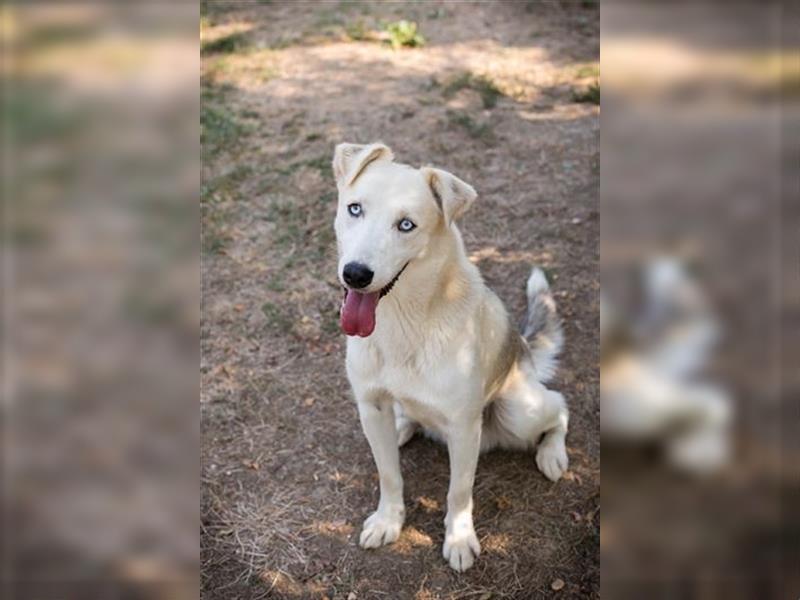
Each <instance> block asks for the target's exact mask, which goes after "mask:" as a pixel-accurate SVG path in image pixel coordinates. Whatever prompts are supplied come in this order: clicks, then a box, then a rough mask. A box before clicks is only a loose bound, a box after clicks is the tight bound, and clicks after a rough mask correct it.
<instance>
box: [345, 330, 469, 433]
mask: <svg viewBox="0 0 800 600" xmlns="http://www.w3.org/2000/svg"><path fill="white" fill-rule="evenodd" d="M376 341H377V340H376ZM358 342H362V343H358ZM358 342H356V343H355V344H353V345H348V372H349V374H350V376H351V377H356V378H358V379H359V380H361V381H362V382H363V383H365V384H366V385H367V386H368V387H371V388H373V389H383V390H386V391H387V392H389V393H390V394H391V396H392V397H393V399H394V400H396V401H397V402H399V403H400V404H401V405H402V407H403V410H404V412H405V413H406V414H407V416H409V417H410V418H411V419H413V420H414V421H417V422H418V423H421V424H422V425H423V426H425V427H428V428H430V429H434V430H438V431H442V430H444V429H445V428H446V424H447V423H448V422H449V421H451V420H452V419H453V418H454V417H456V416H457V414H458V413H459V411H460V410H461V409H463V408H464V405H465V402H468V398H469V397H470V396H471V395H472V394H470V390H472V389H475V388H476V382H475V381H473V380H474V379H475V375H476V372H475V370H473V369H471V368H470V367H471V366H472V365H471V361H469V360H465V357H464V353H463V352H462V353H461V354H459V353H457V352H454V353H447V352H444V353H434V352H430V351H428V352H425V349H423V348H419V349H416V350H412V351H409V349H408V348H404V347H402V346H401V345H399V344H395V345H384V344H377V343H375V342H371V343H368V344H364V343H363V341H361V340H359V341H358Z"/></svg>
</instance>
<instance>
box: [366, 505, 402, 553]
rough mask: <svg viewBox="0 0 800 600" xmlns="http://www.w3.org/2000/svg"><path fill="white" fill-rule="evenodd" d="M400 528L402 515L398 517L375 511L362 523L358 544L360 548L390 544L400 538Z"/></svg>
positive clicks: (386, 512)
mask: <svg viewBox="0 0 800 600" xmlns="http://www.w3.org/2000/svg"><path fill="white" fill-rule="evenodd" d="M402 528H403V517H402V514H401V515H400V516H399V517H398V516H396V515H392V514H391V512H390V511H380V510H377V511H375V512H374V513H372V514H371V515H370V516H369V517H367V520H366V521H364V528H363V529H362V530H361V537H360V538H359V540H358V543H359V545H360V546H361V547H362V548H378V547H380V546H384V545H386V544H391V543H392V542H394V541H397V538H398V537H400V530H401V529H402Z"/></svg>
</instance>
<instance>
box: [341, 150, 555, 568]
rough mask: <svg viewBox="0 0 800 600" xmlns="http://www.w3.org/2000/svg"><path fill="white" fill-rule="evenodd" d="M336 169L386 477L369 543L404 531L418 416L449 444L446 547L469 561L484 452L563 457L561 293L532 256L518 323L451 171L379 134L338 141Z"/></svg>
mask: <svg viewBox="0 0 800 600" xmlns="http://www.w3.org/2000/svg"><path fill="white" fill-rule="evenodd" d="M333 171H334V175H335V177H336V183H337V187H338V191H339V204H338V210H337V214H336V220H335V229H336V238H337V247H338V252H339V262H338V276H339V279H340V281H341V282H342V284H343V285H344V287H345V298H344V302H343V304H342V308H341V319H340V320H341V327H342V329H343V330H344V332H345V333H346V334H347V335H348V338H347V360H346V365H347V376H348V378H349V380H350V384H351V386H352V388H353V392H354V394H355V399H356V402H357V405H358V413H359V416H360V419H361V425H362V427H363V429H364V433H365V434H366V437H367V440H368V441H369V445H370V447H371V449H372V454H373V457H374V459H375V464H376V465H377V468H378V474H379V480H380V501H379V502H378V508H377V510H376V511H375V512H374V513H373V514H372V515H370V516H369V518H367V519H366V521H365V522H364V527H363V530H362V532H361V537H360V544H361V546H362V547H364V548H376V547H378V546H381V545H384V544H389V543H391V542H394V541H395V540H397V538H398V536H399V535H400V530H401V528H402V526H403V520H404V515H405V508H404V505H403V478H402V476H401V473H400V458H399V447H400V446H402V445H403V444H404V443H405V442H407V441H408V440H409V438H411V436H413V435H414V433H415V431H416V430H417V429H419V428H421V429H423V430H424V431H425V432H426V433H428V434H429V435H431V436H432V437H435V438H437V439H440V440H442V441H443V442H444V443H446V444H447V448H448V452H449V457H450V487H449V491H448V493H447V515H446V517H445V520H444V523H445V528H446V531H445V540H444V548H443V554H444V558H445V560H447V561H448V562H449V564H450V566H451V567H452V568H453V569H455V570H457V571H465V570H466V569H469V568H470V567H471V566H472V564H473V562H474V560H475V558H476V557H477V556H478V554H479V553H480V544H479V543H478V538H477V537H476V535H475V529H474V527H473V522H472V486H473V481H474V479H475V469H476V466H477V463H478V455H479V453H480V452H482V451H486V450H489V449H491V448H495V447H503V448H517V449H530V448H533V447H536V464H537V466H538V468H539V470H540V471H541V472H542V473H543V474H544V475H545V476H546V477H547V478H548V479H551V480H553V481H556V480H557V479H559V478H560V477H561V475H562V474H563V473H564V471H565V470H566V469H567V452H566V448H565V445H564V438H565V436H566V433H567V420H568V412H567V407H566V403H565V401H564V397H563V396H562V395H561V394H560V393H559V392H555V391H552V390H549V389H547V388H546V387H545V386H544V385H543V382H545V381H547V380H548V379H549V378H550V377H552V375H553V373H554V371H555V367H556V364H555V356H556V354H557V353H558V351H559V350H560V348H561V345H562V340H563V336H562V332H561V326H560V323H559V319H558V316H557V315H556V310H555V303H554V301H553V298H552V296H551V295H550V290H549V287H548V284H547V280H546V278H545V276H544V274H543V273H542V271H541V270H539V269H538V268H534V269H533V271H532V273H531V275H530V278H529V279H528V282H527V295H528V314H527V316H526V319H525V321H524V323H523V332H522V333H523V335H520V334H519V333H518V331H517V330H516V328H515V327H514V326H513V325H512V323H511V320H510V319H509V315H508V313H507V312H506V310H505V307H504V306H503V304H502V302H501V301H500V299H499V298H498V297H497V296H496V295H495V294H494V293H493V292H492V291H491V290H490V289H489V288H488V287H487V286H486V285H485V284H484V282H483V280H482V278H481V275H480V272H479V271H478V268H477V267H476V266H475V265H474V264H472V263H471V262H470V260H469V259H468V257H467V253H466V250H465V248H464V244H463V241H462V239H461V234H460V233H459V231H458V228H457V227H456V224H455V223H456V221H457V220H458V219H459V217H461V215H462V214H464V212H465V211H466V210H467V209H468V208H469V207H470V205H471V204H472V203H473V201H474V200H475V198H476V197H477V193H476V192H475V190H474V189H473V188H472V186H470V185H469V184H467V183H465V182H464V181H462V180H460V179H459V178H457V177H455V176H454V175H451V174H450V173H448V172H446V171H443V170H440V169H435V168H431V167H423V168H420V169H417V168H414V167H411V166H408V165H403V164H399V163H396V162H394V157H393V154H392V151H391V150H390V149H389V148H388V147H386V146H385V145H383V144H380V143H375V144H369V145H358V144H339V145H338V146H337V147H336V150H335V154H334V158H333ZM523 336H524V337H523ZM525 338H528V339H529V340H530V343H528V342H527V341H526V339H525Z"/></svg>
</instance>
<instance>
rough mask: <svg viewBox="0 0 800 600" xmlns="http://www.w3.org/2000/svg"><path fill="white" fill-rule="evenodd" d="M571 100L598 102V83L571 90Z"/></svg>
mask: <svg viewBox="0 0 800 600" xmlns="http://www.w3.org/2000/svg"><path fill="white" fill-rule="evenodd" d="M572 100H573V102H585V103H589V104H600V83H599V82H597V83H593V84H592V85H590V86H589V87H588V88H586V89H584V90H573V91H572Z"/></svg>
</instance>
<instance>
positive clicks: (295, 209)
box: [201, 2, 599, 599]
mask: <svg viewBox="0 0 800 600" xmlns="http://www.w3.org/2000/svg"><path fill="white" fill-rule="evenodd" d="M205 18H206V21H205V23H204V36H206V38H207V39H208V40H218V39H223V38H224V36H226V35H234V34H235V35H237V37H236V38H235V41H236V44H235V45H234V47H233V48H232V49H231V51H230V52H227V51H223V50H219V49H218V50H216V51H213V52H212V51H210V50H209V51H207V52H206V54H204V56H203V81H204V86H205V87H204V89H205V96H204V110H205V111H208V110H215V111H217V113H212V112H206V113H205V115H206V121H205V122H204V132H203V133H204V141H206V142H207V143H206V144H204V165H203V186H204V187H203V203H202V206H203V227H204V254H203V296H204V321H203V326H202V344H203V358H202V365H201V370H202V381H203V391H202V414H203V439H204V441H203V488H204V494H203V536H202V540H203V542H202V543H203V547H202V559H203V588H204V597H205V598H208V599H211V598H214V599H216V598H304V597H309V598H316V597H319V598H321V597H324V596H327V597H328V598H348V596H349V595H350V594H356V597H357V598H359V599H362V598H431V599H433V598H489V597H492V598H531V597H537V596H540V595H549V594H552V593H553V592H552V590H551V587H550V586H551V583H552V582H553V581H554V580H555V579H559V578H560V579H562V580H563V581H564V582H565V586H564V588H563V589H562V590H560V591H559V592H558V593H559V594H560V595H561V596H563V597H596V596H597V594H598V593H599V571H598V557H597V552H598V545H599V529H598V527H599V525H598V521H597V518H596V511H597V507H598V498H599V442H598V439H597V425H598V414H599V410H598V404H597V384H598V374H597V350H596V333H597V308H598V307H597V291H598V287H599V284H598V279H597V271H596V261H597V257H598V248H597V243H598V237H599V235H598V219H597V207H596V199H597V181H598V143H597V142H598V138H597V134H598V108H597V106H595V105H592V104H580V103H575V102H573V100H572V98H571V90H572V86H573V85H579V84H580V83H582V79H581V77H580V76H579V75H578V72H579V71H580V69H581V68H582V67H584V66H585V65H587V64H592V63H593V62H594V63H596V61H597V40H598V38H597V10H596V8H592V7H590V8H582V7H581V6H580V5H578V4H575V5H571V4H570V5H567V4H565V5H564V6H563V7H562V6H558V5H554V4H549V3H548V4H545V3H542V4H541V5H536V6H533V7H532V8H530V9H528V8H526V6H525V5H524V4H514V3H509V4H507V5H497V6H495V7H489V6H488V5H481V4H476V5H459V6H458V7H455V6H454V5H451V4H446V3H428V4H419V5H417V4H415V5H409V6H405V5H398V4H375V3H354V4H351V3H348V4H346V5H343V6H342V7H340V10H338V11H335V12H330V11H329V10H328V8H327V6H326V5H320V6H319V8H318V9H317V10H316V12H312V11H308V10H297V9H296V8H295V7H294V6H293V5H291V4H282V3H277V2H273V3H270V4H268V5H265V6H259V5H257V4H254V3H230V4H226V5H223V4H221V3H216V4H215V3H208V5H207V8H206V17H205ZM360 19H361V20H364V21H366V22H368V23H378V22H379V21H380V20H384V21H385V22H391V21H397V20H400V19H407V20H410V21H416V22H417V23H419V27H420V31H421V32H422V34H423V35H424V36H425V38H426V40H427V44H426V45H425V46H424V47H423V48H410V49H403V50H402V51H397V52H394V51H392V50H391V48H390V47H388V46H386V45H381V44H377V43H374V42H373V41H370V40H365V41H352V38H351V37H348V36H347V35H346V29H347V27H348V24H352V23H357V22H358V21H359V20H360ZM576 23H578V25H579V26H576ZM586 23H588V24H589V25H586ZM351 29H352V28H351ZM217 30H219V33H217ZM576 32H577V33H576ZM239 36H241V37H239ZM209 43H211V42H209ZM220 44H222V45H223V46H224V45H225V43H223V42H220ZM259 57H260V58H259ZM220 60H224V61H226V62H223V63H222V65H221V64H220V62H219V61H220ZM262 60H263V64H261V62H260V61H262ZM225 65H227V69H226V67H225ZM264 68H269V69H270V75H269V76H268V77H262V76H261V73H262V72H263V71H262V69H264ZM463 73H472V74H474V73H480V77H481V78H482V79H477V76H476V79H474V81H473V79H472V77H470V80H469V81H468V82H467V85H464V86H460V87H459V86H456V87H459V89H452V90H450V91H448V92H447V93H446V94H443V93H442V86H441V85H431V82H432V81H438V82H448V81H452V80H453V79H452V78H453V77H456V78H457V77H458V76H459V74H463ZM483 81H488V82H491V84H492V86H493V87H492V88H491V89H489V88H488V87H486V86H485V85H483V83H482V82H483ZM494 89H496V90H498V94H496V95H495V94H494V92H493V91H492V90H494ZM487 94H491V96H492V97H491V99H490V101H489V104H490V106H487V103H486V99H487V98H489V96H488V95H487ZM484 96H485V97H484ZM215 123H219V124H220V127H221V128H222V129H215V128H214V127H215ZM206 124H210V126H211V129H210V130H209V129H207V128H206V127H205V125H206ZM231 132H234V133H231ZM376 139H381V140H383V141H385V142H386V143H388V144H389V145H390V146H392V148H393V149H394V151H395V154H396V155H397V156H398V159H399V160H401V161H403V162H408V163H411V164H417V165H419V164H423V163H428V162H430V163H434V164H437V165H439V166H442V167H444V168H447V169H448V170H451V171H453V172H454V173H456V174H458V175H459V176H460V177H462V178H464V179H465V180H466V181H469V182H470V183H472V184H473V185H474V186H475V187H476V189H478V191H479V192H480V195H481V197H480V198H479V201H478V202H477V203H476V206H475V208H474V209H473V210H472V212H471V213H470V214H469V215H468V216H467V218H466V219H465V220H464V224H463V227H462V231H463V233H464V237H465V240H466V242H467V245H468V248H469V251H470V253H471V256H472V258H473V260H474V261H475V262H476V263H477V264H479V266H480V267H481V270H482V272H483V273H484V275H485V278H486V280H487V282H488V283H489V284H490V285H491V286H492V287H493V288H494V289H495V290H497V291H498V293H499V294H500V296H501V297H502V298H503V299H504V300H505V301H506V303H507V305H508V307H509V309H510V311H511V312H512V314H514V315H521V314H522V311H523V305H524V293H523V282H524V280H525V277H526V274H527V272H528V269H529V265H530V264H531V263H533V262H536V263H539V264H541V265H543V266H544V267H546V268H547V269H548V272H549V274H550V275H551V276H552V279H553V280H554V287H555V290H556V295H557V299H558V301H559V303H560V307H561V312H562V314H563V315H564V317H565V320H566V327H567V351H566V353H565V356H564V360H563V368H562V370H561V371H560V375H559V377H558V380H557V382H556V384H555V387H556V388H557V389H561V390H563V391H564V393H565V395H566V396H567V398H568V402H569V404H570V407H571V410H572V431H571V433H570V436H569V438H568V441H569V446H570V449H569V452H570V459H571V463H572V468H571V473H570V477H569V478H565V479H564V480H562V481H561V482H559V483H557V484H551V483H549V482H547V481H546V480H545V479H544V478H543V477H542V476H541V475H540V474H539V473H538V472H537V471H536V469H535V467H534V462H533V456H532V455H530V454H523V453H507V452H497V453H492V454H489V455H487V456H485V457H482V459H481V462H480V465H479V468H478V474H477V479H476V487H475V503H476V515H475V516H476V519H475V520H476V528H477V532H478V535H479V537H480V538H481V541H482V543H483V547H484V552H483V554H482V555H481V558H480V559H479V561H478V562H477V564H476V566H475V567H473V569H472V570H470V571H469V572H468V573H466V574H464V575H457V574H456V573H454V572H452V571H451V570H450V569H449V567H447V565H446V564H445V562H444V560H443V559H442V558H441V544H442V541H443V525H442V519H443V517H444V512H443V503H444V498H445V496H446V489H447V472H448V469H447V455H446V451H445V449H444V448H443V447H441V446H439V445H437V444H435V443H433V442H430V441H428V440H425V439H415V440H412V441H411V442H410V443H409V445H408V446H407V447H406V448H404V450H403V452H402V463H403V465H402V466H403V471H404V474H405V480H406V500H407V512H408V516H407V521H406V528H405V530H404V532H403V534H402V536H401V538H400V540H399V541H398V543H396V544H395V545H393V546H390V547H386V548H383V549H381V550H378V551H371V552H366V551H363V550H361V549H360V548H359V547H358V545H357V537H358V533H359V531H360V527H361V522H362V520H363V519H364V518H365V517H366V516H367V515H368V514H369V513H370V512H371V511H372V510H373V509H374V505H375V502H376V501H377V481H376V476H375V469H374V466H373V464H372V459H371V457H370V454H369V448H368V446H367V443H366V441H365V439H364V437H363V434H362V433H361V431H360V426H359V424H358V418H357V415H356V410H355V406H354V404H353V402H352V400H351V398H350V392H349V389H348V386H347V382H346V378H345V375H344V370H343V357H344V348H343V336H342V335H341V334H340V333H339V331H338V327H337V311H338V306H339V303H340V300H341V296H340V289H339V286H338V283H337V282H336V278H335V243H334V238H333V231H332V220H333V214H334V210H335V186H334V184H333V181H332V177H331V173H330V167H329V161H330V157H331V154H332V150H333V145H334V144H335V143H336V142H339V141H344V140H347V141H352V142H368V141H373V140H376ZM212 142H213V144H212ZM574 514H577V515H581V518H580V519H575V518H574V516H573V515H574Z"/></svg>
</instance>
